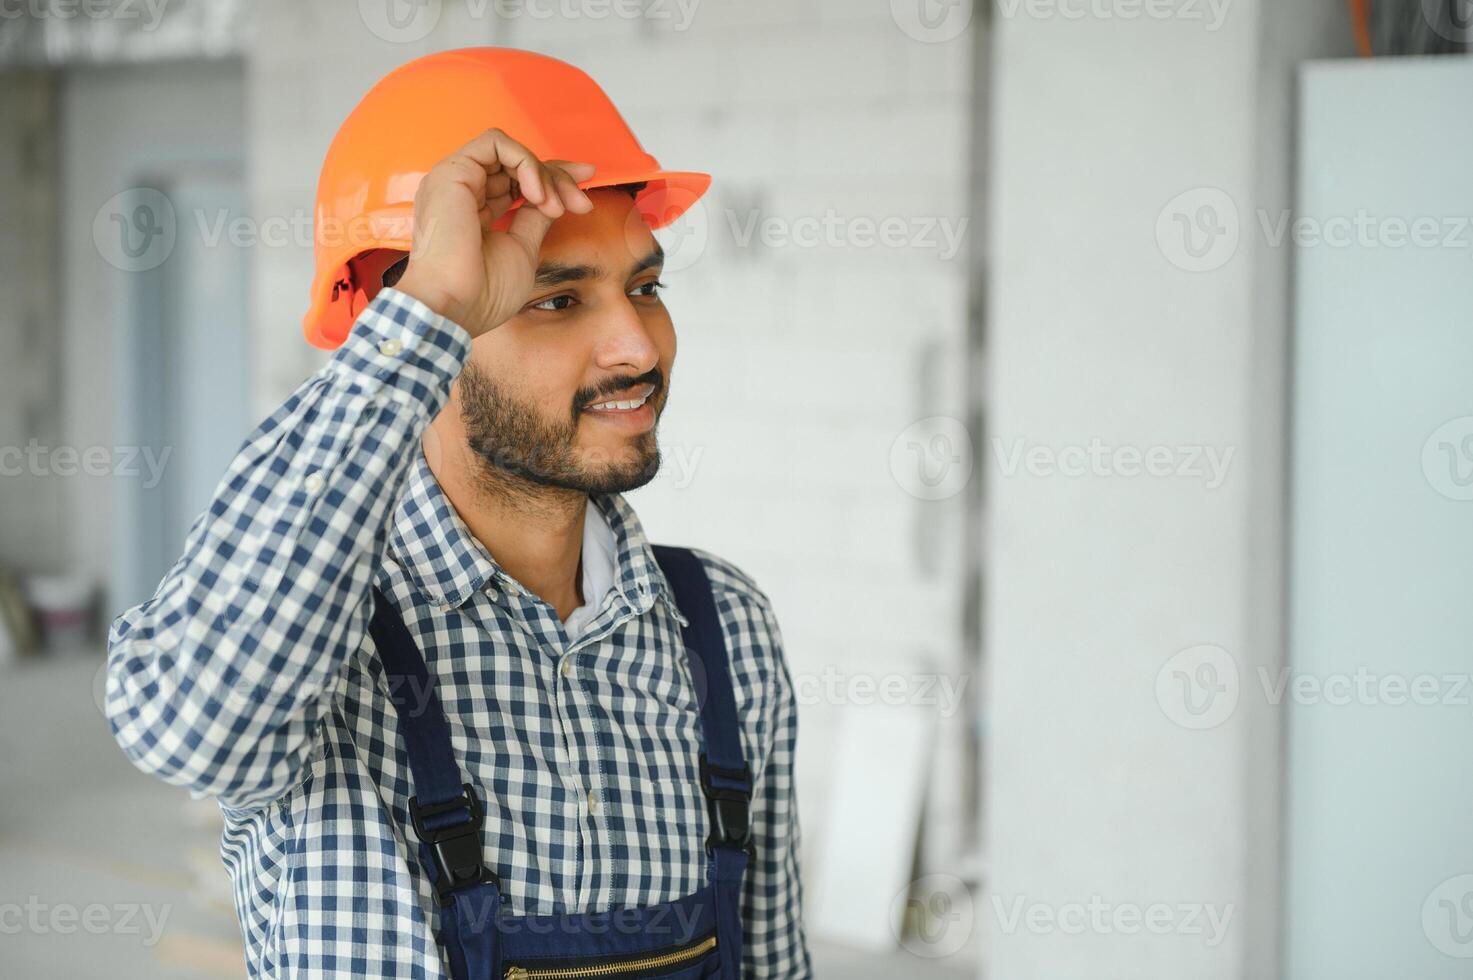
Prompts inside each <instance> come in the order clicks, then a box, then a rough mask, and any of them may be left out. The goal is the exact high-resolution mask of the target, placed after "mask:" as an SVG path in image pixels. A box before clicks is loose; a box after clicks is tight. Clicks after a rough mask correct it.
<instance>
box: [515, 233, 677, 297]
mask: <svg viewBox="0 0 1473 980" xmlns="http://www.w3.org/2000/svg"><path fill="white" fill-rule="evenodd" d="M664 264H665V250H664V249H663V248H661V247H660V243H659V242H656V243H655V247H654V248H652V249H650V250H649V251H648V252H647V253H645V254H644V255H643V256H641V257H640V258H639V259H638V260H637V261H636V262H635V263H634V265H633V266H632V267H631V268H630V270H629V275H630V276H631V277H633V276H637V275H639V274H640V273H641V272H643V271H645V270H646V269H654V268H658V267H659V266H662V265H664ZM603 274H604V273H603V270H602V269H600V268H599V267H598V266H596V265H563V264H562V263H559V262H548V263H544V264H543V265H539V266H538V267H537V277H536V279H534V280H533V284H532V288H534V289H551V288H552V287H553V286H561V285H563V284H564V283H568V282H581V281H583V280H585V279H598V278H600V277H601V276H602V275H603Z"/></svg>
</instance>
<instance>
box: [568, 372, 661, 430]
mask: <svg viewBox="0 0 1473 980" xmlns="http://www.w3.org/2000/svg"><path fill="white" fill-rule="evenodd" d="M654 394H655V386H654V385H652V384H642V385H635V386H634V387H633V388H626V389H624V390H623V391H616V392H614V393H613V394H612V395H607V396H605V397H603V398H601V399H599V400H598V401H596V402H594V403H593V404H591V405H589V406H588V407H587V408H585V409H583V412H584V414H586V415H588V416H590V417H592V418H595V419H597V420H598V421H599V422H600V423H602V424H604V425H611V426H614V427H615V428H616V429H620V430H622V431H624V432H625V433H627V434H630V435H638V434H640V433H644V432H648V431H649V430H650V429H652V428H654V426H655V404H654Z"/></svg>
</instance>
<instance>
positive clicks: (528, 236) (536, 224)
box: [506, 208, 553, 268]
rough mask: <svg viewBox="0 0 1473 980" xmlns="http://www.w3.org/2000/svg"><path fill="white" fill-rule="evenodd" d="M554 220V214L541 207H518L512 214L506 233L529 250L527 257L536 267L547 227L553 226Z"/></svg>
mask: <svg viewBox="0 0 1473 980" xmlns="http://www.w3.org/2000/svg"><path fill="white" fill-rule="evenodd" d="M552 221H553V219H552V216H551V215H548V214H546V213H544V212H543V211H542V210H541V209H540V208H517V210H516V213H515V214H513V215H512V216H511V225H510V226H509V227H508V228H507V229H506V233H507V234H508V235H510V236H511V237H512V238H514V239H516V240H517V241H518V242H520V243H521V245H522V247H523V248H524V249H526V250H527V258H528V259H529V260H530V261H531V263H532V266H533V267H534V268H535V267H536V265H537V253H538V252H539V251H541V250H542V239H543V238H544V237H545V236H546V235H547V229H549V228H551V227H552Z"/></svg>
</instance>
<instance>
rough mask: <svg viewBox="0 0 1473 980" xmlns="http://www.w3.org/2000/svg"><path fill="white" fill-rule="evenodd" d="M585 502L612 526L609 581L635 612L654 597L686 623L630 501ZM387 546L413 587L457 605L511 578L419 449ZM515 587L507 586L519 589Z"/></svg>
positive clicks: (595, 498) (613, 497) (615, 497)
mask: <svg viewBox="0 0 1473 980" xmlns="http://www.w3.org/2000/svg"><path fill="white" fill-rule="evenodd" d="M589 502H590V504H592V505H593V506H594V507H597V508H598V511H599V513H600V515H602V517H603V519H604V521H605V523H607V524H608V527H609V530H610V531H612V532H613V539H614V582H613V587H614V588H615V589H617V590H618V591H619V592H621V593H622V594H623V595H624V598H625V599H626V600H627V601H628V603H629V604H630V605H631V606H632V607H634V608H635V609H636V610H638V611H639V612H644V611H646V610H647V609H649V607H650V606H651V605H653V604H654V601H655V599H656V598H657V597H659V598H661V599H663V601H664V602H665V604H666V605H667V606H669V608H670V611H671V612H672V613H674V614H675V616H676V618H677V619H679V620H680V621H681V622H682V624H683V623H685V617H683V616H681V614H680V611H679V610H678V609H677V608H676V606H675V595H674V593H673V591H672V590H671V589H670V585H669V583H668V582H667V581H666V580H665V575H664V573H663V572H662V571H661V570H660V565H659V562H657V561H656V560H655V553H654V549H653V548H651V547H650V543H649V541H648V540H647V539H646V538H645V534H644V528H643V526H642V525H641V524H640V522H639V517H638V516H637V515H636V514H635V513H634V508H632V507H630V506H629V503H628V501H626V500H625V499H624V498H623V496H622V495H620V494H593V495H591V496H590V497H589ZM389 547H390V549H391V550H392V551H393V554H394V557H395V559H396V560H397V561H398V562H399V564H400V566H401V567H402V568H403V569H404V573H405V574H406V575H407V576H408V577H409V580H410V582H411V583H412V584H413V585H414V587H415V588H416V589H418V590H419V592H420V593H421V594H423V595H424V596H425V597H426V598H427V599H429V600H430V601H431V602H434V603H436V604H440V605H445V604H448V605H452V606H460V605H463V604H464V603H465V601H466V600H467V599H469V598H470V597H471V596H472V595H474V594H475V593H477V592H480V591H483V590H485V589H487V588H488V587H489V586H492V585H495V586H496V587H498V588H501V589H503V590H507V589H508V586H510V585H512V584H513V583H515V580H514V579H513V578H512V577H511V576H510V575H508V574H507V573H506V572H505V570H503V569H502V567H501V566H500V565H498V564H497V563H496V559H495V558H493V557H491V553H490V552H489V551H487V550H486V547H485V545H483V544H481V542H480V541H479V540H477V539H476V536H475V535H473V534H472V533H471V531H470V528H469V527H467V526H466V523H465V521H463V520H461V518H460V515H459V514H458V513H456V511H455V507H454V505H452V504H451V503H450V498H449V497H447V496H445V491H444V490H443V489H442V488H441V487H440V481H439V480H437V479H435V474H434V472H433V471H432V470H431V469H430V464H429V461H428V460H426V459H425V456H424V453H423V452H416V453H415V454H414V462H413V463H412V464H411V465H410V468H409V475H408V478H407V479H406V480H405V483H404V490H403V492H402V493H401V494H400V496H399V501H398V503H397V505H396V507H395V510H394V518H393V524H392V526H391V528H390V531H389ZM515 586H516V587H515V588H514V589H510V591H513V592H515V591H518V590H522V588H523V587H522V586H521V584H520V583H515Z"/></svg>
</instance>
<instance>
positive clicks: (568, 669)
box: [563, 660, 573, 677]
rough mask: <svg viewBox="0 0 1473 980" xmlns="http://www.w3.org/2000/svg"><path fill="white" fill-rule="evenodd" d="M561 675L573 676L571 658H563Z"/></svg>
mask: <svg viewBox="0 0 1473 980" xmlns="http://www.w3.org/2000/svg"><path fill="white" fill-rule="evenodd" d="M563 676H564V677H572V676H573V661H572V660H564V661H563Z"/></svg>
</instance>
